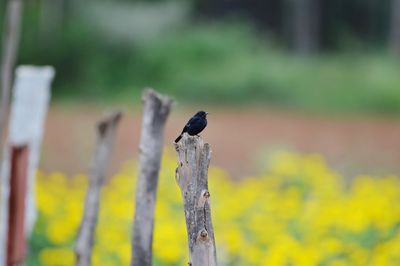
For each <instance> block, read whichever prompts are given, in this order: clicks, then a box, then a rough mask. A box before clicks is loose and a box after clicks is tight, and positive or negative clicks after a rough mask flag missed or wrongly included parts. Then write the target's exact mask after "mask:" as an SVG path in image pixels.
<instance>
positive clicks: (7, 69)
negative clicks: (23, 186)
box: [0, 0, 22, 161]
mask: <svg viewBox="0 0 400 266" xmlns="http://www.w3.org/2000/svg"><path fill="white" fill-rule="evenodd" d="M21 13H22V1H21V0H9V1H8V4H7V9H6V16H5V27H4V33H3V46H2V47H3V51H2V55H1V56H2V57H1V77H0V80H1V106H0V154H1V152H2V149H1V147H3V137H4V130H5V129H4V127H5V125H6V121H7V117H8V109H9V105H10V92H11V82H12V78H13V71H14V65H15V60H16V57H17V51H18V43H19V37H20V28H21ZM0 161H1V155H0Z"/></svg>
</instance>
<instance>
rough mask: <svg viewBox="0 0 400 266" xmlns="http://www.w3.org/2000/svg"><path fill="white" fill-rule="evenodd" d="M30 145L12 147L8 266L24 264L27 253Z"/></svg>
mask: <svg viewBox="0 0 400 266" xmlns="http://www.w3.org/2000/svg"><path fill="white" fill-rule="evenodd" d="M27 170H28V147H27V146H26V145H25V146H19V147H16V146H14V147H11V177H10V201H9V215H8V224H9V227H8V239H7V262H6V265H7V266H13V265H22V263H23V261H24V258H25V253H26V243H25V240H26V238H25V197H26V187H27V174H28V172H27Z"/></svg>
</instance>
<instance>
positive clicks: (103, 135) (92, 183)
mask: <svg viewBox="0 0 400 266" xmlns="http://www.w3.org/2000/svg"><path fill="white" fill-rule="evenodd" d="M120 118H121V113H120V112H115V113H111V114H109V115H107V116H106V117H105V118H103V119H102V120H101V121H100V122H99V123H98V125H97V143H96V147H95V152H94V155H93V159H92V165H91V173H90V180H89V188H88V190H87V192H86V199H85V209H84V212H83V217H82V222H81V226H80V229H79V233H78V238H77V240H76V245H75V254H76V265H77V266H89V265H91V260H90V258H91V255H92V247H93V239H94V231H95V230H94V229H95V227H96V223H97V218H98V212H99V200H100V191H101V188H102V187H103V184H104V181H105V178H106V170H107V166H108V164H109V161H110V157H111V151H112V146H113V143H114V139H115V134H116V129H117V126H118V122H119V120H120Z"/></svg>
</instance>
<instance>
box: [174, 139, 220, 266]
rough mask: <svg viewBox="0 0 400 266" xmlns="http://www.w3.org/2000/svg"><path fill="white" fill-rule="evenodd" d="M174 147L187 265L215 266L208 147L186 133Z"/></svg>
mask: <svg viewBox="0 0 400 266" xmlns="http://www.w3.org/2000/svg"><path fill="white" fill-rule="evenodd" d="M175 148H176V152H177V154H178V160H179V166H178V168H177V169H176V181H177V182H178V185H179V187H180V189H181V192H182V198H183V201H184V209H185V218H186V227H187V233H188V240H189V257H190V261H189V265H192V266H216V265H217V254H216V248H215V239H214V229H213V225H212V221H211V209H210V193H209V191H208V166H209V163H210V158H211V150H210V146H209V144H208V143H204V142H203V139H202V138H201V137H198V136H193V137H192V136H189V135H188V134H186V133H185V134H184V135H183V137H182V139H181V140H180V141H179V142H178V143H176V144H175Z"/></svg>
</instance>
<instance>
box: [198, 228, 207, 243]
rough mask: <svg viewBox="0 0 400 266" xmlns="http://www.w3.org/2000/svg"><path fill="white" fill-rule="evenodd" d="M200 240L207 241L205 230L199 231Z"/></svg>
mask: <svg viewBox="0 0 400 266" xmlns="http://www.w3.org/2000/svg"><path fill="white" fill-rule="evenodd" d="M200 239H201V240H203V241H205V240H207V239H208V232H207V230H206V229H202V230H201V231H200Z"/></svg>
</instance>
